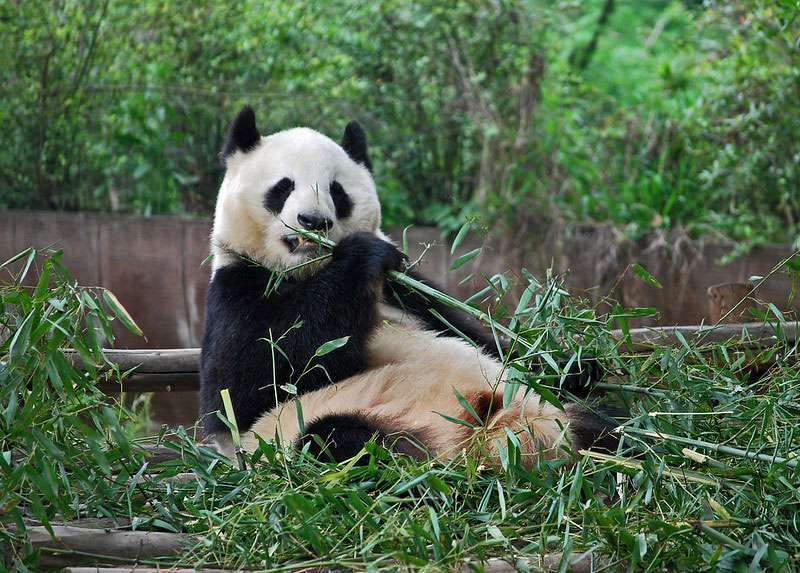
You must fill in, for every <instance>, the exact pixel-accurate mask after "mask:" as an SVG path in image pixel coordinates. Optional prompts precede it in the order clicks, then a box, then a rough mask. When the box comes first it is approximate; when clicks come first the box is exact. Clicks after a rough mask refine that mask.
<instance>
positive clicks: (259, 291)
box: [200, 233, 405, 436]
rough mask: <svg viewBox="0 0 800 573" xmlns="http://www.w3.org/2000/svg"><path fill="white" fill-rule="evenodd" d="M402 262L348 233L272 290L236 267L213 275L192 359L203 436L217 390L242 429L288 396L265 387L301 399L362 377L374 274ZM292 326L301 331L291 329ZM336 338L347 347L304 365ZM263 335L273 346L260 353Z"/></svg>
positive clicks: (372, 318) (375, 316)
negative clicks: (314, 267) (310, 267)
mask: <svg viewBox="0 0 800 573" xmlns="http://www.w3.org/2000/svg"><path fill="white" fill-rule="evenodd" d="M404 264H405V255H403V253H402V252H400V251H399V250H398V249H397V248H396V247H395V246H394V245H391V244H390V243H387V242H386V241H383V240H381V239H379V238H377V237H375V236H374V235H371V234H368V233H356V234H353V235H349V236H348V237H345V238H344V239H342V240H341V241H340V242H339V244H338V245H337V247H336V248H335V249H334V250H333V257H332V260H331V261H330V263H329V264H327V265H326V266H325V267H323V268H322V269H320V270H319V271H318V272H316V273H315V274H313V275H311V276H309V277H308V278H304V279H302V280H292V279H289V278H284V280H283V281H282V282H280V284H279V286H278V287H277V288H276V289H274V290H273V291H272V292H267V288H268V286H269V283H270V282H271V279H273V278H274V277H273V276H272V275H273V273H272V272H271V271H269V270H267V269H264V268H262V267H259V266H255V265H252V264H249V263H246V262H245V261H242V262H241V263H237V264H234V265H229V266H226V267H222V268H220V269H218V270H217V271H216V272H215V273H214V277H213V279H212V280H211V284H210V285H209V289H208V294H207V295H206V319H205V332H204V335H203V347H202V352H201V355H200V380H201V384H202V390H201V397H200V398H201V412H200V413H201V416H202V418H203V426H204V428H205V432H206V434H207V435H209V436H211V435H214V434H217V433H222V432H225V431H226V429H225V426H224V424H223V423H222V421H221V420H219V419H218V418H217V416H216V415H214V412H215V411H218V410H219V411H222V399H221V397H220V394H219V392H220V390H222V389H224V388H228V389H229V391H230V395H231V401H232V402H233V408H234V412H235V413H236V421H237V424H238V427H239V429H240V430H241V431H245V430H247V429H249V428H250V427H251V426H252V425H253V423H254V422H255V421H256V419H258V417H259V416H260V415H261V414H264V413H265V412H267V411H268V410H270V409H272V408H274V407H275V406H276V405H277V403H276V397H277V402H283V401H285V400H286V399H287V398H289V394H288V393H287V391H286V390H284V389H282V388H280V386H278V387H275V385H273V380H275V381H277V384H278V385H285V384H287V383H291V384H294V385H296V386H297V391H298V393H301V394H302V393H304V392H308V391H311V390H316V389H318V388H321V387H323V386H325V385H327V384H329V383H331V382H337V381H339V380H342V379H344V378H347V377H349V376H352V375H354V374H356V373H358V372H361V371H363V370H364V368H365V367H366V364H367V340H368V338H369V336H370V334H371V333H372V331H373V329H374V328H375V326H376V325H377V324H378V322H379V319H380V315H379V310H378V304H377V303H378V300H379V296H380V294H381V287H382V284H383V279H384V273H385V271H387V270H388V269H401V268H402V267H403V266H404ZM300 321H302V327H301V328H292V327H293V326H294V325H295V324H297V323H298V322H300ZM344 336H349V337H350V339H349V340H348V342H347V344H345V345H344V346H342V347H341V348H338V349H336V350H334V351H333V352H330V353H328V354H325V355H324V356H321V357H317V358H314V354H315V352H316V350H317V349H318V348H319V347H320V346H321V345H322V344H324V343H325V342H328V341H330V340H334V339H338V338H341V337H344ZM270 337H271V338H272V340H273V341H275V342H276V344H277V346H278V348H279V349H277V348H276V349H273V348H272V347H271V346H270V344H269V342H267V340H266V339H269V338H270ZM273 357H274V359H273ZM309 362H310V364H309ZM306 364H309V369H307V370H306V372H305V373H303V372H301V370H302V369H303V368H304V366H305V365H306ZM312 367H313V368H312ZM273 372H274V377H273ZM301 374H302V376H301Z"/></svg>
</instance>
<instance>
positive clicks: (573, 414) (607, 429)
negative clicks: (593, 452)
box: [564, 404, 622, 453]
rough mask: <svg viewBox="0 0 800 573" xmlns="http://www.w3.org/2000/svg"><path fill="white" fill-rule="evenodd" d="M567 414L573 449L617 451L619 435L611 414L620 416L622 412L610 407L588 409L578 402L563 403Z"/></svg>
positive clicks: (616, 424)
mask: <svg viewBox="0 0 800 573" xmlns="http://www.w3.org/2000/svg"><path fill="white" fill-rule="evenodd" d="M564 408H565V410H566V411H567V413H568V414H569V418H570V421H571V422H572V423H571V424H570V438H571V439H572V449H573V450H575V451H579V450H588V449H589V448H593V449H600V450H604V451H606V452H608V453H614V452H616V451H617V447H618V446H619V442H620V435H619V434H618V433H617V432H616V431H615V430H616V428H617V426H619V424H618V423H616V422H615V421H614V419H613V418H612V416H622V412H619V411H616V410H615V409H612V408H605V409H603V408H600V409H597V410H596V411H592V410H589V409H588V408H585V407H583V406H581V405H579V404H565V405H564Z"/></svg>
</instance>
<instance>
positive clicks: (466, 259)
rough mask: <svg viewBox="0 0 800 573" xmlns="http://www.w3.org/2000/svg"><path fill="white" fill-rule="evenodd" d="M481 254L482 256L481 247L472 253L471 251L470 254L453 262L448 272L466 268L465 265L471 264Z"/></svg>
mask: <svg viewBox="0 0 800 573" xmlns="http://www.w3.org/2000/svg"><path fill="white" fill-rule="evenodd" d="M480 254H481V248H480V247H478V248H477V249H474V250H472V251H470V252H468V253H466V254H463V255H461V256H460V257H458V258H457V259H456V260H455V261H454V262H453V264H452V265H450V268H449V269H447V270H448V271H454V270H456V269H457V268H459V267H462V266H464V265H465V264H467V263H468V262H470V261H471V260H472V259H474V258H475V257H477V256H478V255H480Z"/></svg>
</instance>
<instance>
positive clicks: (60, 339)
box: [0, 251, 800, 571]
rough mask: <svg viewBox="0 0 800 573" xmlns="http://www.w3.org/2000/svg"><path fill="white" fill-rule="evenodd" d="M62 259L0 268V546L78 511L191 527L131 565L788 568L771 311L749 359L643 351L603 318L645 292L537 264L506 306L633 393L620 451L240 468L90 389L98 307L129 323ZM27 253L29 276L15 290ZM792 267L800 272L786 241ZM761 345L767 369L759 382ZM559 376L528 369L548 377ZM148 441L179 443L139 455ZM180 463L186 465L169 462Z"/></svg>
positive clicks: (789, 471)
mask: <svg viewBox="0 0 800 573" xmlns="http://www.w3.org/2000/svg"><path fill="white" fill-rule="evenodd" d="M58 258H59V255H58V254H57V253H56V254H49V255H47V256H46V257H42V256H37V255H36V254H35V253H34V252H33V251H28V252H26V253H23V254H22V255H21V256H20V257H19V260H17V261H16V262H15V263H13V264H7V265H3V266H2V267H0V272H2V279H0V280H1V281H2V282H0V341H2V342H0V484H1V485H0V545H2V547H3V549H4V550H5V551H7V556H8V558H9V562H8V563H7V565H8V566H10V567H12V568H16V569H20V570H32V571H35V570H38V569H39V566H38V563H39V559H40V556H41V555H40V551H38V550H37V551H33V550H32V548H31V547H30V546H28V545H25V544H24V543H21V544H16V545H13V546H12V544H11V542H12V541H14V540H18V539H24V532H25V528H26V527H28V526H30V525H31V524H32V523H35V522H36V523H43V524H45V525H51V524H55V523H59V522H62V521H75V520H85V519H86V518H90V517H106V518H110V519H111V520H112V523H117V524H118V525H117V526H116V527H117V528H119V529H137V530H158V531H171V532H182V533H185V534H187V535H188V537H189V539H190V540H191V542H190V543H189V544H188V545H187V547H186V549H185V551H184V552H183V553H182V554H181V555H175V556H172V557H168V558H163V559H158V560H150V561H144V562H142V563H144V564H149V565H160V566H164V567H167V566H175V565H181V566H186V567H192V566H194V567H200V566H224V567H226V568H238V567H247V566H251V567H256V568H261V569H269V570H278V569H282V570H286V569H291V568H293V567H297V566H299V565H301V564H303V565H307V566H311V565H321V566H327V565H333V566H342V567H346V568H356V569H377V568H380V567H388V568H393V567H394V568H396V567H397V566H398V564H406V565H410V566H413V567H415V568H417V567H423V566H429V565H430V564H438V565H440V566H442V567H444V568H449V567H453V568H455V567H457V566H460V565H462V564H465V563H470V564H472V566H473V567H474V568H475V569H476V570H481V567H482V565H481V563H484V562H485V560H486V559H488V558H489V557H493V556H497V557H502V558H504V559H508V560H510V561H511V562H512V563H516V564H517V565H518V566H520V567H523V566H524V564H525V563H526V562H528V561H527V560H529V559H536V558H538V557H539V556H542V555H552V554H555V555H556V556H562V557H563V558H564V559H566V558H568V557H569V556H570V555H572V556H573V557H577V556H578V555H580V554H582V553H583V552H587V551H588V552H589V553H590V554H591V555H592V556H594V557H596V558H599V559H601V563H604V564H606V565H607V566H608V567H609V568H610V570H622V569H629V570H630V569H637V568H643V569H654V570H677V569H685V570H690V571H698V570H712V569H713V570H718V569H722V570H737V571H738V570H746V569H748V568H749V569H750V570H760V569H771V570H778V569H780V568H781V567H787V568H791V567H793V566H794V563H793V561H792V560H793V559H794V555H796V554H797V553H798V551H800V537H799V536H800V529H798V523H797V520H796V514H797V511H798V509H799V508H798V504H799V503H800V495H799V492H798V485H797V484H798V483H800V475H799V474H800V469H798V467H797V465H798V464H797V459H796V457H795V455H794V454H795V453H796V452H797V449H798V440H800V437H799V436H798V435H796V434H795V431H796V420H797V418H798V415H800V395H799V394H800V388H798V385H797V380H798V379H799V378H800V368H798V363H797V344H796V342H795V341H794V340H793V339H791V338H787V336H786V330H785V322H784V319H783V316H782V315H781V314H780V313H779V312H778V311H777V310H774V309H771V310H770V311H769V315H767V316H765V317H764V318H765V319H766V320H768V321H769V322H770V324H772V325H773V327H774V328H775V334H776V337H775V342H774V346H772V347H770V348H767V349H765V350H764V351H763V352H760V353H759V354H758V356H754V355H753V353H752V352H751V351H744V350H742V347H739V346H736V345H734V344H732V343H731V344H713V345H712V344H695V343H689V342H686V341H684V342H683V343H682V344H680V345H679V346H676V347H673V346H654V347H653V349H652V352H651V353H648V354H635V353H632V352H631V351H630V350H629V347H628V345H627V344H626V343H625V339H624V337H623V339H622V340H620V339H618V338H615V337H614V336H612V335H611V333H610V330H609V329H610V328H612V327H615V326H622V327H625V325H626V320H627V318H628V317H631V316H637V315H642V314H647V313H650V312H653V311H652V310H650V309H631V310H623V309H617V311H616V312H614V313H612V314H610V315H609V316H608V317H606V318H602V319H601V318H598V317H597V316H595V314H594V312H593V311H592V310H591V309H589V308H587V307H586V306H584V305H583V304H582V303H581V302H580V301H577V300H574V299H572V298H570V297H569V295H568V294H567V293H566V292H564V291H563V290H562V289H561V288H560V287H559V282H558V281H557V280H556V281H553V282H548V283H547V284H539V283H538V282H536V281H535V280H534V279H533V278H532V277H531V278H530V279H529V280H530V284H529V288H528V291H527V293H526V295H525V297H523V303H521V304H520V306H519V307H518V308H516V309H507V312H509V313H511V314H512V315H513V318H514V319H515V320H514V322H513V323H512V324H516V327H515V328H518V329H519V336H520V337H522V338H523V340H524V341H525V342H526V344H528V345H530V347H531V348H532V349H533V351H534V354H532V355H531V356H530V357H529V358H533V357H535V358H536V359H537V360H539V361H540V362H541V361H542V359H544V362H547V360H546V357H547V356H557V355H559V354H560V353H563V352H574V351H576V350H578V349H579V347H578V346H577V343H576V342H575V341H576V340H577V339H581V340H582V346H581V347H580V348H582V349H583V351H584V352H591V353H592V354H593V355H595V356H602V357H603V361H604V363H605V367H606V369H607V370H608V371H609V373H610V375H611V379H610V380H609V383H608V384H606V385H605V388H604V392H605V394H606V395H605V396H604V397H603V398H602V399H603V400H604V401H606V402H607V401H609V400H613V401H614V402H616V403H618V404H622V405H624V406H625V407H628V408H630V411H631V419H630V420H629V421H627V422H625V424H624V426H625V433H626V436H627V445H624V446H623V445H621V446H620V448H621V449H620V451H619V452H618V453H617V454H616V455H613V456H603V455H599V454H583V453H581V454H579V455H576V456H575V457H574V459H573V460H572V461H571V462H570V463H566V462H565V461H563V460H562V461H549V462H545V461H542V462H541V463H540V464H539V465H537V466H536V467H535V468H533V469H532V471H530V472H529V471H526V470H524V469H523V468H522V467H520V465H519V464H518V463H517V462H516V461H515V454H514V452H515V445H514V440H513V438H512V436H509V438H508V440H507V441H506V443H504V444H501V445H502V447H503V448H504V449H505V451H506V452H507V453H508V457H507V458H506V461H505V462H504V464H503V467H501V468H496V469H492V468H486V467H483V466H482V465H480V464H479V462H478V461H476V459H475V458H472V457H469V456H465V457H464V458H459V459H456V460H455V461H453V462H452V463H450V464H447V465H442V464H440V463H437V462H435V461H429V462H420V463H417V462H413V461H411V460H409V459H407V458H402V457H397V458H395V457H392V455H391V454H390V453H388V452H386V451H384V450H383V449H381V448H380V447H378V446H376V445H375V444H368V446H367V448H366V449H365V451H364V452H362V454H361V461H362V462H366V465H363V466H359V467H355V466H354V465H353V461H355V460H353V461H351V462H345V463H343V464H341V465H338V466H337V465H332V464H326V463H323V462H319V461H316V460H314V459H312V458H310V457H309V456H307V455H305V454H303V453H302V452H300V453H298V452H287V451H285V450H283V449H282V448H281V447H279V446H278V445H276V444H274V443H266V442H265V443H262V444H261V447H260V449H259V450H258V451H257V452H256V453H255V454H254V455H253V456H252V457H248V459H247V460H246V462H245V464H244V465H242V466H239V465H238V464H237V463H235V462H231V461H230V460H226V459H223V458H220V457H219V456H218V455H217V454H215V453H214V452H212V451H210V450H208V449H205V448H203V447H201V446H198V445H197V444H196V443H195V442H194V441H193V440H192V439H191V438H190V437H189V436H187V433H186V431H184V430H183V429H178V430H175V431H169V432H168V431H164V432H162V433H161V435H159V436H156V437H152V438H142V437H137V436H139V435H140V432H141V426H140V425H139V424H138V423H137V420H138V419H139V418H140V417H139V415H138V414H136V413H135V412H132V411H130V410H129V409H126V408H125V407H123V406H121V405H119V404H118V403H116V402H114V401H111V400H109V399H107V398H105V397H104V396H102V394H100V393H99V392H98V391H97V390H96V389H95V383H96V380H97V376H98V374H97V371H96V369H95V368H94V367H93V366H92V365H93V364H98V363H102V362H103V361H104V359H103V354H102V351H101V350H100V349H99V345H98V332H97V330H95V328H93V327H92V325H96V327H97V328H99V330H100V332H105V333H106V335H108V332H107V326H108V323H109V321H110V320H121V321H123V322H128V319H127V317H126V315H125V313H124V311H122V310H121V309H120V308H119V306H118V305H117V304H116V303H115V301H114V299H113V297H111V296H110V295H107V294H101V293H95V292H93V291H90V290H86V289H84V288H81V287H79V286H78V285H76V284H75V283H74V281H73V280H72V279H71V277H70V276H69V274H68V272H67V271H66V270H65V269H64V268H63V267H62V266H61V265H60V264H59V262H58ZM37 268H38V269H40V270H41V278H40V279H39V280H38V283H37V284H36V285H35V286H32V287H22V286H20V285H19V283H18V279H19V278H21V277H22V275H24V274H25V273H26V272H27V273H28V274H32V273H34V269H37ZM788 268H789V269H793V270H794V271H795V272H796V270H797V269H798V268H800V262H798V261H797V260H796V257H795V260H793V261H790V262H789V264H788ZM784 270H785V269H784ZM12 271H13V272H12ZM636 272H637V274H638V275H639V276H640V277H641V278H642V279H643V280H644V279H649V275H648V273H647V272H646V271H645V270H644V269H637V270H636ZM500 284H502V283H500V282H498V285H500ZM495 288H500V287H499V286H496V287H495ZM492 294H493V295H494V294H502V293H501V292H493V293H492ZM104 309H106V310H104ZM623 330H624V328H623ZM67 348H74V349H76V350H77V351H78V354H79V356H80V357H81V359H82V362H83V364H84V365H85V367H86V369H87V371H86V373H84V372H83V371H82V370H81V369H77V368H75V367H74V366H73V365H72V362H71V361H70V360H68V359H67V358H66V355H65V350H66V349H67ZM754 359H755V360H756V361H757V362H759V363H762V364H767V365H768V367H769V369H768V371H767V372H766V375H765V376H763V377H761V378H760V379H756V377H755V376H754V373H753V372H754V371H753V370H752V369H751V368H750V366H749V365H750V364H751V362H752V360H754ZM522 363H523V366H524V360H523V361H522ZM557 377H558V374H556V373H545V374H544V375H541V376H536V377H533V378H531V379H528V380H525V379H520V383H521V384H522V385H523V387H524V385H525V384H534V385H538V386H540V387H541V386H547V385H550V384H553V383H554V382H555V380H556V378H557ZM617 382H621V383H623V384H624V386H618V385H617ZM167 439H169V441H166V440H167ZM146 443H151V444H152V443H162V444H164V445H165V446H166V447H168V448H170V449H172V450H174V451H175V452H177V453H179V457H178V459H175V460H172V461H166V462H154V461H152V460H148V459H147V458H146V456H145V455H144V452H143V450H142V446H143V445H144V444H146ZM629 447H632V448H633V449H634V451H635V452H636V453H637V455H636V456H635V457H631V456H627V455H626V454H629V453H630V450H629V449H628V448H629ZM185 472H194V473H195V474H196V476H195V477H193V478H192V479H190V480H188V482H187V480H177V481H176V480H172V479H171V478H174V477H176V476H178V475H179V474H183V473H185ZM12 547H13V549H12ZM84 557H85V558H86V559H87V560H91V559H92V556H91V555H85V556H84ZM587 558H588V557H587ZM563 564H564V565H566V561H564V562H563Z"/></svg>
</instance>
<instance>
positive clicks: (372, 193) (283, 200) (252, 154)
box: [211, 106, 382, 271]
mask: <svg viewBox="0 0 800 573" xmlns="http://www.w3.org/2000/svg"><path fill="white" fill-rule="evenodd" d="M221 158H222V162H223V163H224V165H225V167H226V172H225V177H224V179H223V181H222V185H221V187H220V190H219V195H218V196H217V207H216V212H215V215H214V228H213V231H212V235H211V242H212V252H213V254H214V262H213V268H214V270H216V269H218V268H220V267H222V266H225V265H227V264H230V263H232V262H234V260H235V259H238V258H239V257H242V256H244V257H246V258H248V259H251V260H253V261H255V262H257V263H259V264H262V265H264V266H265V267H267V268H269V269H272V270H277V271H283V270H286V269H289V268H292V267H295V266H297V265H299V264H301V263H304V262H306V261H308V260H310V259H313V258H315V257H316V256H318V254H319V247H318V246H317V245H316V244H315V243H311V242H307V241H305V240H304V239H302V238H300V237H298V235H297V232H296V231H295V230H296V229H304V230H310V231H315V232H317V233H320V234H322V235H326V236H327V237H328V238H329V239H330V240H332V241H334V242H338V241H339V240H341V239H342V238H343V237H345V236H347V235H349V234H351V233H355V232H369V233H375V234H377V235H382V234H381V232H380V222H381V211H380V204H379V202H378V195H377V192H376V190H375V182H374V181H373V179H372V173H371V165H370V161H369V157H368V155H367V142H366V136H365V135H364V131H363V130H362V129H361V126H360V125H359V124H358V123H356V122H355V121H353V122H350V123H349V124H348V125H347V127H346V128H345V131H344V137H343V138H342V143H341V145H338V144H336V143H335V142H334V141H332V140H331V139H329V138H327V137H325V136H324V135H322V134H321V133H318V132H316V131H314V130H313V129H308V128H294V129H289V130H286V131H281V132H278V133H275V134H273V135H268V136H262V135H261V134H260V133H259V132H258V129H257V128H256V121H255V113H254V112H253V109H252V108H251V107H250V106H246V107H245V108H244V109H242V111H240V112H239V115H237V116H236V119H235V120H234V121H233V123H232V124H231V126H230V128H229V130H228V134H227V136H226V139H225V144H224V147H223V149H222V153H221Z"/></svg>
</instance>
